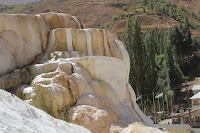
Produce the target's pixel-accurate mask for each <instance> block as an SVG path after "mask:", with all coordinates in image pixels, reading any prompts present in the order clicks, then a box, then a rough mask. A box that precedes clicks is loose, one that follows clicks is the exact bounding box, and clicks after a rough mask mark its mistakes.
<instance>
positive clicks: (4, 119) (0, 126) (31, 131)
mask: <svg viewBox="0 0 200 133" xmlns="http://www.w3.org/2000/svg"><path fill="white" fill-rule="evenodd" d="M0 132H1V133H91V132H90V131H89V130H88V129H86V128H84V127H81V126H78V125H75V124H72V123H67V122H64V121H62V120H58V119H55V118H53V117H52V116H50V115H49V114H47V113H45V112H44V111H42V110H40V109H37V108H35V107H33V106H31V105H29V104H27V103H25V102H23V101H22V100H20V99H19V98H18V97H16V96H14V95H11V94H10V93H8V92H6V91H4V90H0Z"/></svg>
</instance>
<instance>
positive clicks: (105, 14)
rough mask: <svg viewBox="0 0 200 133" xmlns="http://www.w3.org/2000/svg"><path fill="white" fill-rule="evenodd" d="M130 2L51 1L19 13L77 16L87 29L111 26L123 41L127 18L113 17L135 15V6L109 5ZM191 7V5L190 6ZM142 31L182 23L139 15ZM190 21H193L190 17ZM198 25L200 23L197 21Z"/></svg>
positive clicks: (102, 0) (193, 4)
mask: <svg viewBox="0 0 200 133" xmlns="http://www.w3.org/2000/svg"><path fill="white" fill-rule="evenodd" d="M128 1H129V0H118V1H116V0H98V1H97V0H63V1H62V2H53V1H51V0H44V1H43V2H41V3H40V4H38V5H37V6H35V7H34V8H32V9H31V10H28V11H27V10H26V11H21V12H19V13H27V14H36V13H41V12H62V13H67V14H70V15H73V16H77V17H78V18H79V19H81V20H82V22H83V23H84V25H85V27H87V28H102V27H103V26H104V25H105V24H108V25H110V28H109V30H110V31H111V32H113V33H114V34H116V35H117V36H118V37H120V39H121V35H122V32H123V30H124V28H125V25H126V21H127V17H125V18H121V19H118V20H117V21H114V22H113V21H112V17H113V16H118V15H120V14H123V15H125V16H127V15H128V14H132V15H134V14H133V12H132V9H133V8H134V5H132V6H130V7H128V10H127V11H124V10H123V8H120V7H109V6H108V4H109V3H116V2H123V3H125V2H128ZM180 1H181V0H180ZM180 1H179V2H178V3H180V5H179V6H181V5H182V4H183V3H184V1H181V2H180ZM186 3H187V2H186ZM190 3H192V4H191V5H192V7H193V8H195V11H196V10H198V9H199V8H198V7H197V5H195V4H198V3H199V1H195V0H192V2H190ZM188 5H189V4H188ZM138 16H139V18H140V21H141V27H142V31H146V29H152V28H169V27H170V26H172V25H178V24H180V22H178V21H176V20H175V19H173V18H170V17H169V16H167V15H164V14H160V15H155V14H143V13H139V14H138ZM189 19H193V18H191V17H189ZM197 23H198V25H200V22H199V21H197ZM192 33H193V35H195V36H197V37H198V36H200V34H199V32H196V31H193V32H192Z"/></svg>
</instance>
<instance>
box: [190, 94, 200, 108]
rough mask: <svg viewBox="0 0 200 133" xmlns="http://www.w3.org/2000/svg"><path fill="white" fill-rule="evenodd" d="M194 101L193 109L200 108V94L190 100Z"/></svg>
mask: <svg viewBox="0 0 200 133" xmlns="http://www.w3.org/2000/svg"><path fill="white" fill-rule="evenodd" d="M190 99H191V100H192V109H197V108H200V92H198V93H196V94H195V95H194V96H192V97H191V98H190Z"/></svg>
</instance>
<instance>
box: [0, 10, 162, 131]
mask: <svg viewBox="0 0 200 133" xmlns="http://www.w3.org/2000/svg"><path fill="white" fill-rule="evenodd" d="M13 16H14V15H13ZM9 17H10V16H9V15H8V16H7V17H5V18H9ZM19 17H20V18H21V17H22V18H23V19H24V18H26V15H24V16H23V15H21V16H20V15H19ZM0 18H1V15H0ZM11 18H12V17H11ZM29 18H30V19H31V20H32V19H33V20H32V21H37V23H40V22H39V21H41V24H44V27H46V29H47V30H46V29H45V30H41V29H40V28H39V29H38V30H37V31H35V32H37V33H36V35H35V36H34V37H35V38H34V37H33V38H34V39H36V40H37V39H39V42H37V41H38V40H37V41H35V42H34V40H32V39H33V38H31V37H30V38H29V35H28V34H31V33H27V37H28V38H29V40H28V41H30V42H31V40H32V41H33V42H32V43H33V44H34V47H30V49H28V48H27V47H26V48H27V49H28V50H27V52H28V51H29V50H32V51H31V52H33V53H34V50H35V47H37V48H38V49H40V50H39V51H37V50H36V51H37V52H35V54H33V55H34V56H31V59H30V60H31V61H32V62H33V63H32V65H29V66H26V67H24V68H23V69H17V70H15V71H13V72H12V73H9V74H6V75H3V76H1V77H0V88H2V89H5V90H8V91H11V92H12V93H14V94H16V95H17V96H18V97H20V98H21V99H23V100H24V101H25V102H27V103H29V104H31V105H33V106H35V107H37V108H39V109H42V110H44V111H45V112H47V113H49V114H51V115H52V116H54V117H55V118H59V119H62V120H65V121H68V122H72V123H75V124H79V125H81V126H84V127H86V128H88V129H89V130H91V131H92V132H94V133H108V132H115V133H117V132H129V131H130V132H132V131H133V132H138V131H140V130H139V129H141V131H145V130H146V131H149V132H162V131H160V130H158V129H156V128H149V127H146V126H151V127H154V125H153V122H152V121H151V120H150V119H149V118H148V117H147V116H145V114H144V113H143V112H142V111H141V110H140V109H139V107H138V105H137V104H136V97H135V92H134V90H133V89H132V87H131V86H130V84H129V83H128V78H129V70H130V60H129V55H128V53H127V51H126V49H125V48H124V45H123V43H122V42H121V41H120V40H118V39H117V38H116V37H115V36H114V35H113V34H111V33H110V32H108V31H106V30H102V29H82V28H83V25H82V23H81V22H80V21H79V20H78V19H77V18H75V17H71V16H68V15H65V14H54V13H48V14H39V15H35V16H30V15H28V16H27V20H26V21H24V22H23V23H28V22H29V21H30V20H29ZM37 25H38V24H37ZM19 26H20V25H19ZM2 27H5V26H2ZM30 27H32V25H30ZM66 27H67V28H66ZM0 29H1V28H0ZM36 29H37V26H36ZM17 30H18V29H16V31H15V30H12V32H14V33H6V32H5V33H4V31H3V32H2V38H3V37H4V38H5V39H4V38H3V39H2V40H3V41H4V42H6V41H7V40H6V38H10V37H11V40H17V41H19V40H20V39H16V38H20V37H21V38H23V39H24V38H25V39H27V38H26V37H24V36H25V33H26V32H30V31H32V30H30V31H26V32H25V33H24V32H22V33H21V32H19V33H18V32H17ZM33 30H35V29H33ZM0 31H1V30H0ZM33 33H34V32H33ZM34 34H35V33H34ZM7 35H8V36H7ZM47 35H48V37H47ZM0 36H1V34H0ZM16 36H19V37H16ZM37 37H39V38H37ZM13 38H14V39H13ZM41 38H42V39H41ZM0 39H1V38H0ZM26 41H27V40H26ZM47 42H48V43H47ZM6 43H9V46H13V47H10V49H9V48H6V47H5V46H6V45H7V44H6V45H3V46H4V47H3V48H4V49H5V52H4V53H3V54H2V56H0V59H1V58H3V57H4V56H8V57H9V60H8V62H6V63H5V65H4V66H3V67H0V72H1V74H3V73H6V72H8V71H11V70H13V69H14V68H18V67H22V66H23V65H25V64H29V63H30V62H29V63H28V62H26V61H27V60H28V59H24V58H28V56H25V55H23V54H19V59H17V58H16V57H17V56H16V55H15V52H13V53H12V50H13V49H12V48H15V45H11V44H13V43H12V42H8V41H7V42H6ZM18 44H19V46H21V47H20V48H19V49H20V50H21V51H24V50H25V49H26V48H24V43H23V41H22V42H21V43H18ZM0 50H1V48H0ZM20 50H19V51H20ZM21 51H20V52H21ZM29 52H30V51H29ZM22 53H24V52H22ZM25 53H26V52H25ZM40 53H41V54H40ZM31 54H32V53H31ZM36 55H37V57H36ZM22 56H23V57H22ZM35 57H36V58H35ZM21 58H23V59H22V61H25V62H23V63H21V62H19V61H20V59H21ZM33 58H35V60H34V61H33ZM30 60H29V61H30ZM2 61H3V62H5V60H2ZM17 64H20V65H21V66H17ZM7 66H10V67H7ZM5 68H6V69H5ZM132 123H140V124H139V125H137V124H135V125H132ZM136 127H137V128H138V129H137V130H136Z"/></svg>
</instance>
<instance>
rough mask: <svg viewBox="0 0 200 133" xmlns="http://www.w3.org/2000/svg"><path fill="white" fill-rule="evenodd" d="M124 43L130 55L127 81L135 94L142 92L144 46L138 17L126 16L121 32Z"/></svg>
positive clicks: (144, 83)
mask: <svg viewBox="0 0 200 133" xmlns="http://www.w3.org/2000/svg"><path fill="white" fill-rule="evenodd" d="M123 40H124V44H125V45H126V49H127V51H128V53H129V57H130V65H131V66H130V76H129V82H130V84H131V85H132V87H133V88H134V89H135V91H136V94H137V95H139V94H141V92H142V93H144V92H143V90H142V89H144V88H146V86H145V85H146V78H145V76H146V75H145V60H144V59H145V58H144V57H145V56H144V54H145V53H146V51H145V48H144V46H143V44H142V39H141V28H140V24H139V19H138V17H136V18H135V19H134V21H133V19H131V18H128V22H127V24H126V28H125V31H124V33H123Z"/></svg>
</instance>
